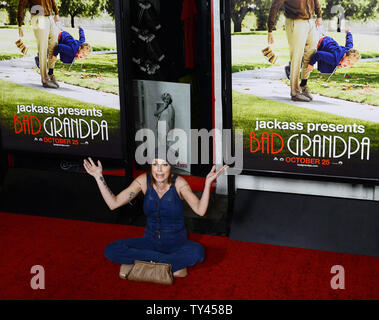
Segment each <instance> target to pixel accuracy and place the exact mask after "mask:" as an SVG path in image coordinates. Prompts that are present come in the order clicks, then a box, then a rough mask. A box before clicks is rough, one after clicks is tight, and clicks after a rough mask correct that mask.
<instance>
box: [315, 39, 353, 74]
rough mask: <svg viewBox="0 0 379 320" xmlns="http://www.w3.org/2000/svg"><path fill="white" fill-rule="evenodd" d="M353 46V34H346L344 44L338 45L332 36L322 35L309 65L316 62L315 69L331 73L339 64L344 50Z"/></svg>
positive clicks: (346, 50)
mask: <svg viewBox="0 0 379 320" xmlns="http://www.w3.org/2000/svg"><path fill="white" fill-rule="evenodd" d="M352 48H353V35H352V34H351V32H348V33H347V34H346V44H345V46H344V47H343V46H340V45H339V44H338V43H337V42H336V41H335V40H334V39H333V38H331V37H324V38H322V39H321V42H320V44H319V47H318V50H317V52H316V53H315V54H314V55H313V56H312V58H311V61H310V62H309V64H310V65H312V66H313V65H314V64H315V63H316V62H317V63H318V66H317V69H318V70H319V71H320V72H321V73H333V72H334V70H335V69H336V68H337V67H338V66H339V64H340V62H341V60H342V58H343V56H344V55H345V53H346V52H348V51H349V50H350V49H352Z"/></svg>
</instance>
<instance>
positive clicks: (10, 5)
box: [0, 0, 19, 24]
mask: <svg viewBox="0 0 379 320" xmlns="http://www.w3.org/2000/svg"><path fill="white" fill-rule="evenodd" d="M18 2H19V0H6V1H0V9H5V10H6V11H7V13H8V20H9V24H17V23H18V22H17V12H18Z"/></svg>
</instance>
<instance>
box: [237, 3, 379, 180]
mask: <svg viewBox="0 0 379 320" xmlns="http://www.w3.org/2000/svg"><path fill="white" fill-rule="evenodd" d="M311 2H313V1H311ZM259 3H260V5H259V4H258V3H256V2H254V3H253V1H252V2H251V4H250V6H249V10H246V12H247V13H246V15H245V16H244V17H243V19H242V20H241V16H238V14H237V13H238V10H239V9H240V8H239V7H238V6H240V4H238V5H237V4H235V3H234V2H231V17H232V22H231V32H232V34H231V43H232V92H233V94H232V95H233V125H234V129H240V130H243V137H244V144H243V154H244V158H243V160H244V162H243V169H244V170H247V171H248V170H254V171H270V172H283V173H290V174H291V173H294V174H305V175H322V176H332V177H349V178H359V179H364V180H371V179H372V180H377V179H378V178H379V84H378V74H379V59H378V57H379V36H378V31H379V24H378V20H377V18H375V12H374V13H373V16H374V18H371V19H363V18H362V17H360V16H358V15H353V12H351V10H350V11H348V10H345V8H344V6H343V5H344V3H346V2H345V1H341V4H340V5H338V6H334V7H331V5H330V1H319V2H318V1H317V3H319V4H320V6H319V7H317V6H316V5H315V7H314V8H313V9H312V10H313V11H312V13H313V14H312V15H311V18H310V19H304V20H293V19H289V18H287V17H286V15H285V12H287V11H288V10H293V8H292V9H291V8H290V7H289V6H288V7H286V5H287V4H286V3H287V2H286V1H284V2H283V3H282V2H280V1H265V2H264V1H263V2H262V1H260V2H259ZM314 3H316V1H315V2H314ZM298 14H299V13H298ZM304 14H307V13H304ZM269 29H272V30H269ZM269 31H271V32H272V33H271V34H270V35H269ZM299 31H300V32H299ZM290 52H292V59H291V54H290Z"/></svg>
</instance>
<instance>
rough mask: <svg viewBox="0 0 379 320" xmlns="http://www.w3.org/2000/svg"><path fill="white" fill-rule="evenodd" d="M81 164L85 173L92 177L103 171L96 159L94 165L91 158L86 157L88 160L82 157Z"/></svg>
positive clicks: (99, 174)
mask: <svg viewBox="0 0 379 320" xmlns="http://www.w3.org/2000/svg"><path fill="white" fill-rule="evenodd" d="M83 166H84V169H86V171H87V173H88V174H90V175H91V176H92V177H94V178H97V177H100V176H101V175H102V173H103V166H102V165H101V162H100V160H97V165H96V164H95V163H94V162H93V160H92V159H91V158H88V160H87V159H84V161H83Z"/></svg>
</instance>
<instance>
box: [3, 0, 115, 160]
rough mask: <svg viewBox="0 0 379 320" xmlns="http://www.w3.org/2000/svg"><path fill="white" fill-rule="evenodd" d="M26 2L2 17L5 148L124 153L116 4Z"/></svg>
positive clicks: (83, 153) (100, 154)
mask: <svg viewBox="0 0 379 320" xmlns="http://www.w3.org/2000/svg"><path fill="white" fill-rule="evenodd" d="M24 3H25V5H24ZM28 3H29V2H28V1H20V5H18V6H17V10H16V11H17V17H16V18H15V21H14V22H11V21H6V20H7V19H8V20H9V19H10V18H8V17H6V16H4V17H3V16H2V17H1V19H2V21H1V26H0V125H1V131H2V144H3V147H4V148H6V149H10V150H22V151H31V152H41V153H54V154H70V155H81V156H87V155H91V156H96V157H106V158H115V159H117V158H122V151H121V132H120V127H121V123H120V99H119V77H118V67H117V66H118V60H117V44H116V26H115V19H114V16H115V12H114V6H113V2H110V3H109V4H108V5H107V6H104V7H101V8H100V7H99V8H97V7H96V3H97V2H96V1H95V0H92V1H87V2H86V5H88V6H91V5H92V6H93V8H92V9H93V10H92V11H90V10H89V8H87V9H88V10H87V9H86V10H84V9H85V8H82V7H78V10H79V11H80V13H78V14H77V15H73V14H72V12H73V10H72V9H73V7H74V6H77V4H78V1H74V0H72V1H65V2H62V1H53V0H51V1H48V3H50V5H49V6H47V5H46V7H44V6H39V5H34V6H29V5H28ZM3 20H4V21H3Z"/></svg>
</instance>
